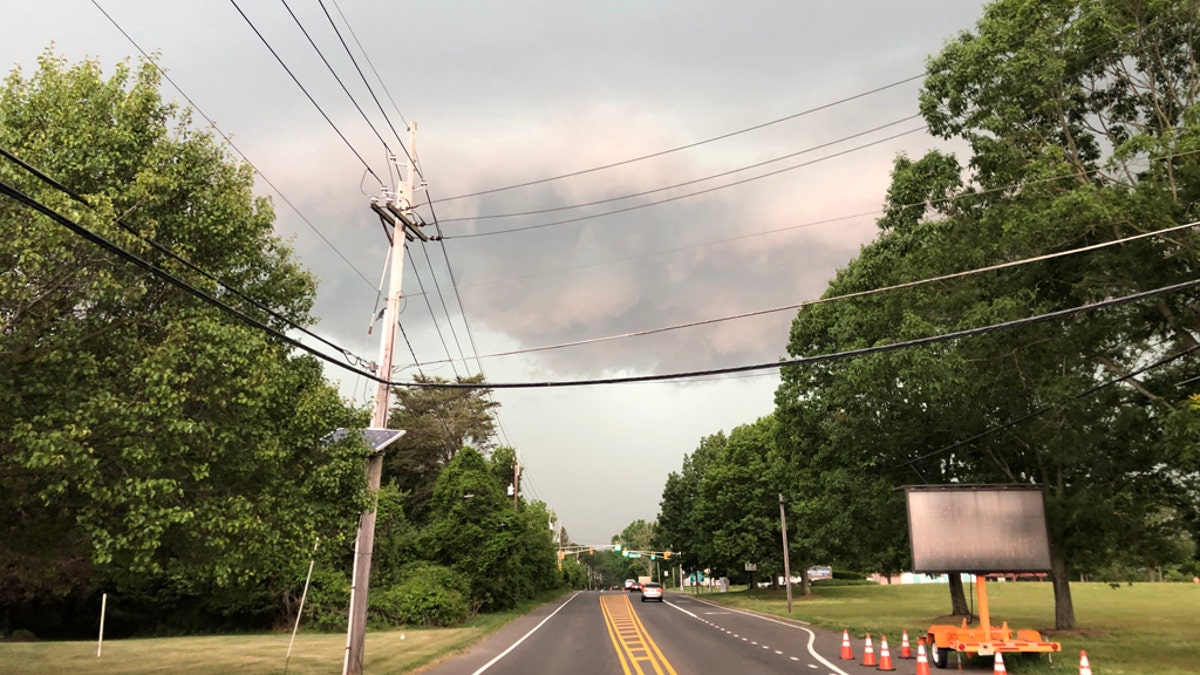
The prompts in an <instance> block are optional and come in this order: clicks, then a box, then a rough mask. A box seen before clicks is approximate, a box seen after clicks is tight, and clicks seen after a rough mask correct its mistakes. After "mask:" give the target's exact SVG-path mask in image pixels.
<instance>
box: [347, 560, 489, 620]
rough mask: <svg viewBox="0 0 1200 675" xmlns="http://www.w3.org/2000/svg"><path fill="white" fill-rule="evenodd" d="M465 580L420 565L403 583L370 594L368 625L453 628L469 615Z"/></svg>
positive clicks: (408, 572)
mask: <svg viewBox="0 0 1200 675" xmlns="http://www.w3.org/2000/svg"><path fill="white" fill-rule="evenodd" d="M469 588H470V583H469V581H468V580H467V579H466V578H465V577H463V576H462V575H461V574H458V573H457V572H455V571H454V570H451V569H450V568H448V567H442V566H441V565H433V564H428V563H421V564H417V565H413V566H410V567H408V568H407V569H406V570H405V571H404V576H403V581H401V582H400V583H398V584H396V585H393V586H390V587H388V588H385V589H380V590H379V591H378V592H376V593H372V594H371V606H370V623H371V625H373V626H375V627H378V628H382V627H392V626H453V625H457V624H460V623H462V622H463V621H465V620H466V619H467V618H468V617H469V616H470V614H471V606H470V601H469V597H470V596H469V593H468V590H467V589H469Z"/></svg>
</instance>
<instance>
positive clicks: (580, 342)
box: [434, 220, 1200, 363]
mask: <svg viewBox="0 0 1200 675" xmlns="http://www.w3.org/2000/svg"><path fill="white" fill-rule="evenodd" d="M1198 225H1200V220H1197V221H1192V222H1190V223H1184V224H1183V225H1175V226H1172V227H1167V228H1163V229H1161V230H1155V231H1153V232H1143V233H1141V234H1135V235H1130V236H1128V237H1123V238H1121V239H1114V240H1111V241H1104V242H1100V243H1097V244H1090V245H1088V246H1081V247H1079V248H1073V249H1070V250H1067V251H1056V252H1054V253H1047V254H1044V255H1040V256H1034V257H1032V258H1023V259H1021V260H1012V261H1009V262H1004V263H997V264H995V265H989V266H987V267H979V268H975V269H971V270H965V271H962V272H952V273H950V274H943V275H939V276H936V277H929V278H926V279H919V280H915V281H906V282H903V283H899V284H894V285H891V286H883V287H880V288H872V289H870V290H866V291H856V292H854V293H845V294H843V295H835V296H830V297H824V298H817V299H815V300H805V301H803V302H798V303H794V304H790V305H783V306H780V307H771V308H768V309H759V310H754V311H750V312H742V313H739V314H730V315H726V316H721V317H716V318H711V319H701V320H699V321H689V322H686V323H679V324H674V325H670V326H662V327H658V328H648V329H645V330H639V331H630V332H627V333H619V334H617V335H606V336H604V337H596V338H586V339H583V340H573V341H570V342H561V343H558V344H552V345H543V346H539V347H526V348H523V349H513V350H510V351H505V352H496V353H494V354H485V355H482V356H477V357H476V359H490V358H497V357H502V356H514V355H517V354H531V353H534V352H542V351H547V350H552V349H563V348H567V347H579V346H582V345H589V344H596V343H599V342H609V341H612V340H622V339H625V338H631V337H641V336H644V335H654V334H657V333H666V332H668V331H673V330H680V329H684V328H695V327H697V326H707V325H711V324H715V323H722V322H725V321H735V320H738V319H747V318H751V317H756V316H764V315H768V314H775V313H778V312H785V311H791V310H797V309H801V308H803V307H808V306H812V305H819V304H824V303H828V302H835V301H838V300H847V299H851V298H861V297H865V296H869V295H875V294H878V293H887V292H890V291H897V290H901V289H905V288H914V287H917V286H923V285H926V284H932V283H936V282H941V281H949V280H951V279H959V278H962V277H967V276H972V275H975V274H982V273H984V272H994V271H996V270H1002V269H1007V268H1010V267H1018V266H1021V265H1028V264H1031V263H1035V262H1042V261H1045V260H1052V259H1054V258H1062V257H1065V256H1070V255H1076V254H1079V253H1086V252H1088V251H1095V250H1098V249H1101V248H1106V247H1109V246H1116V245H1118V244H1125V243H1128V242H1131V241H1136V240H1138V239H1145V238H1147V237H1158V236H1162V235H1165V234H1170V233H1172V232H1177V231H1179V230H1185V229H1189V228H1193V227H1196V226H1198ZM434 363H436V362H434Z"/></svg>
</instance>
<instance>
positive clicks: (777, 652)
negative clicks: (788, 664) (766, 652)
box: [775, 649, 783, 656]
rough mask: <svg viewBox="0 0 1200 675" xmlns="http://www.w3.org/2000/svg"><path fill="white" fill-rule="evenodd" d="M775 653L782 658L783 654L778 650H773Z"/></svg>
mask: <svg viewBox="0 0 1200 675" xmlns="http://www.w3.org/2000/svg"><path fill="white" fill-rule="evenodd" d="M775 653H776V654H779V655H780V656H783V652H781V651H779V650H778V649H776V650H775Z"/></svg>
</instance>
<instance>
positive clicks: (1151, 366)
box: [895, 345, 1200, 469]
mask: <svg viewBox="0 0 1200 675" xmlns="http://www.w3.org/2000/svg"><path fill="white" fill-rule="evenodd" d="M1196 350H1200V345H1192V346H1191V347H1188V348H1187V349H1184V350H1182V351H1179V352H1176V353H1174V354H1171V355H1169V356H1166V357H1163V358H1161V359H1159V360H1157V361H1155V362H1154V363H1151V364H1149V365H1147V366H1145V367H1142V368H1138V369H1137V370H1134V371H1133V372H1130V373H1128V374H1125V375H1122V376H1121V377H1117V378H1113V379H1111V380H1108V381H1107V382H1102V383H1100V384H1098V385H1096V386H1094V387H1090V388H1088V389H1087V390H1085V391H1083V392H1081V393H1079V394H1076V395H1075V396H1074V397H1072V398H1071V400H1073V401H1078V400H1081V399H1084V398H1086V397H1088V396H1091V395H1092V394H1094V393H1096V392H1098V391H1100V390H1101V389H1104V388H1106V387H1111V386H1113V385H1115V384H1120V383H1121V382H1124V381H1126V380H1130V379H1133V378H1134V377H1136V376H1138V375H1141V374H1142V373H1145V372H1147V371H1150V370H1153V369H1154V368H1159V367H1161V366H1164V365H1166V364H1168V363H1170V362H1172V361H1176V360H1178V359H1181V358H1183V357H1185V356H1187V355H1188V354H1191V353H1192V352H1194V351H1196ZM1056 407H1058V406H1057V405H1045V406H1042V407H1040V408H1038V409H1037V410H1034V411H1033V412H1030V413H1027V414H1025V415H1022V416H1020V417H1017V418H1016V419H1011V420H1009V421H1007V422H1005V423H1003V424H998V425H996V426H993V427H989V428H988V429H985V430H983V431H981V432H979V433H977V434H975V435H974V436H971V437H970V438H964V439H963V440H961V441H958V442H956V443H951V444H950V445H947V446H946V447H944V448H941V449H940V450H934V451H933V452H928V453H925V454H924V455H920V456H918V457H914V458H912V459H909V460H905V461H903V462H901V463H899V464H896V465H895V468H897V469H899V468H902V467H905V466H908V465H909V464H915V463H917V462H919V461H922V460H925V459H929V458H930V457H936V456H938V455H942V454H945V453H947V452H950V451H951V450H955V449H957V448H960V447H962V446H964V445H967V444H968V443H974V442H975V441H977V440H979V439H981V438H983V437H985V436H989V435H991V434H994V433H996V432H997V431H1003V430H1005V429H1009V428H1012V427H1014V426H1016V425H1018V424H1020V423H1021V422H1024V421H1026V420H1031V419H1033V418H1034V417H1037V416H1039V415H1042V414H1044V413H1047V412H1049V411H1051V410H1053V409H1054V408H1056Z"/></svg>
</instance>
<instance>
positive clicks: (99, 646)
mask: <svg viewBox="0 0 1200 675" xmlns="http://www.w3.org/2000/svg"><path fill="white" fill-rule="evenodd" d="M107 611H108V593H105V594H104V595H102V596H100V639H99V640H98V641H97V642H96V658H100V653H101V651H103V650H104V614H105V612H107Z"/></svg>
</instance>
